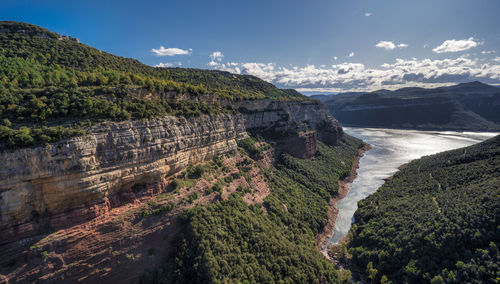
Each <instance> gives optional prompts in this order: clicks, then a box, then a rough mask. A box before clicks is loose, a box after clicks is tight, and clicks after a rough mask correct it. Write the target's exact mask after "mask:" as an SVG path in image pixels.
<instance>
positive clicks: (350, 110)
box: [311, 81, 500, 132]
mask: <svg viewBox="0 0 500 284" xmlns="http://www.w3.org/2000/svg"><path fill="white" fill-rule="evenodd" d="M311 98H313V99H317V100H319V101H321V102H323V103H324V104H325V105H326V106H327V107H328V109H329V110H330V112H331V113H332V115H334V116H335V117H337V119H339V120H340V121H341V122H342V123H343V124H344V125H347V126H360V127H379V128H402V129H421V130H457V131H492V132H496V131H500V88H498V87H495V86H491V85H487V84H484V83H481V82H479V81H474V82H469V83H461V84H458V85H454V86H448V87H439V88H432V89H425V88H416V87H409V88H402V89H398V90H394V91H389V90H378V91H373V92H367V93H356V94H353V93H348V94H338V95H330V96H312V97H311Z"/></svg>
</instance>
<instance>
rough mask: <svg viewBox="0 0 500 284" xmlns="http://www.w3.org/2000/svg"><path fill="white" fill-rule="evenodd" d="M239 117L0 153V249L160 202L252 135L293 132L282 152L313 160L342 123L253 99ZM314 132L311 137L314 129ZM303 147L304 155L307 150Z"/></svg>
mask: <svg viewBox="0 0 500 284" xmlns="http://www.w3.org/2000/svg"><path fill="white" fill-rule="evenodd" d="M233 107H234V108H237V109H238V110H239V111H238V112H235V113H224V114H218V115H210V116H209V115H202V116H199V117H191V118H184V117H173V116H168V117H163V118H157V119H151V120H143V121H127V122H120V123H110V122H108V123H103V124H99V125H96V126H93V127H92V128H91V129H89V131H88V134H86V135H85V136H82V137H77V138H72V139H69V140H65V141H61V142H58V143H53V144H50V145H47V146H44V147H36V148H25V149H19V150H15V151H3V152H0V159H1V160H2V161H3V163H4V166H3V167H2V169H0V180H1V183H0V220H1V222H0V243H6V242H10V241H14V240H17V239H20V238H23V237H28V236H31V235H34V234H37V233H42V232H44V231H46V230H48V229H49V228H60V227H65V226H69V225H71V224H75V223H78V222H81V221H84V220H88V219H91V218H94V217H96V216H98V215H100V214H103V213H105V212H107V211H108V210H109V209H110V208H112V207H116V206H120V205H121V204H123V203H127V202H133V201H134V199H135V198H137V197H138V196H141V195H155V194H157V193H159V192H161V191H163V190H164V189H165V188H166V186H167V185H168V178H169V177H170V176H171V175H173V174H174V173H176V172H179V171H181V170H183V169H184V168H186V167H187V166H188V165H189V164H195V163H199V162H202V161H206V160H210V159H212V158H213V157H215V156H217V155H220V154H224V153H229V152H231V151H234V150H235V149H236V141H237V139H239V138H243V137H246V136H247V135H248V134H247V130H252V129H259V130H262V129H271V130H273V131H280V132H289V133H293V135H289V136H287V138H284V140H283V145H294V146H293V147H287V148H289V149H290V153H291V154H293V155H296V156H298V157H302V158H309V157H311V156H313V155H314V153H315V152H316V139H317V137H319V138H320V139H323V140H324V141H325V142H326V143H328V144H336V143H337V140H338V139H339V138H340V137H341V136H342V129H341V127H340V125H339V124H338V122H337V121H336V120H335V119H334V118H333V117H332V116H330V115H329V114H328V113H327V111H326V109H325V108H324V107H323V106H322V105H321V104H318V103H315V102H310V101H303V102H281V101H273V100H253V101H249V100H247V101H241V102H237V103H233ZM313 128H316V129H317V131H316V130H313V131H311V129H313ZM302 148H303V150H302Z"/></svg>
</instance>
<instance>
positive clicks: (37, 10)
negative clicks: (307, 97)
mask: <svg viewBox="0 0 500 284" xmlns="http://www.w3.org/2000/svg"><path fill="white" fill-rule="evenodd" d="M70 2H71V3H70ZM498 11H500V1H496V0H484V1H480V3H478V1H469V0H439V1H430V0H425V1H412V2H410V1H398V0H384V1H369V0H359V1H326V0H325V1H319V0H318V1H308V2H305V1H299V0H293V1H290V0H274V1H269V0H268V1H264V0H256V1H248V2H242V1H222V0H215V1H201V0H193V1H140V2H137V1H106V2H104V1H94V0H91V1H85V2H72V1H49V2H45V3H41V1H19V0H2V8H1V9H0V19H1V20H14V21H23V22H28V23H32V24H36V25H40V26H42V27H45V28H47V29H49V30H52V31H55V32H58V33H60V34H65V35H70V36H74V37H78V38H79V39H80V40H81V42H83V43H86V44H88V45H90V46H93V47H96V48H98V49H101V50H105V51H107V52H110V53H113V54H116V55H120V56H125V57H132V58H136V59H138V60H140V61H141V62H144V63H145V64H149V65H152V66H159V67H192V68H207V69H218V70H226V71H230V72H233V73H238V74H251V75H255V76H258V77H260V78H262V79H264V80H266V81H269V82H271V83H274V84H276V85H277V86H278V87H285V88H295V89H297V90H299V91H302V92H343V91H366V90H376V89H381V88H384V89H397V88H401V87H413V86H420V87H437V86H445V85H452V84H457V83H462V82H469V81H474V80H479V81H481V82H484V83H488V84H500V20H498Z"/></svg>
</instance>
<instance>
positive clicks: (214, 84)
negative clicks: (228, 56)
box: [0, 21, 307, 148]
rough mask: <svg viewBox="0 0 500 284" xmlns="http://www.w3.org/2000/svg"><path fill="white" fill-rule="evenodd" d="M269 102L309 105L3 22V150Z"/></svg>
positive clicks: (252, 83)
mask: <svg viewBox="0 0 500 284" xmlns="http://www.w3.org/2000/svg"><path fill="white" fill-rule="evenodd" d="M181 95H188V97H193V96H194V97H197V96H200V95H209V96H212V97H213V98H212V99H209V100H205V101H203V100H200V101H197V100H192V99H182V96H181ZM262 98H271V99H280V100H306V99H307V98H306V97H304V96H302V95H300V94H299V93H296V92H295V93H291V92H289V91H283V90H280V89H278V88H276V87H274V86H273V85H272V84H269V83H267V82H264V81H262V80H260V79H258V78H256V77H253V76H241V75H234V74H230V73H228V72H221V71H209V70H199V69H182V68H154V67H150V66H147V65H144V64H142V63H140V62H139V61H137V60H134V59H130V58H123V57H119V56H114V55H112V54H109V53H106V52H103V51H100V50H97V49H95V48H92V47H89V46H87V45H85V44H81V43H79V42H78V40H77V39H74V38H69V37H64V36H61V35H58V34H56V33H53V32H50V31H48V30H46V29H43V28H41V27H38V26H34V25H31V24H25V23H18V22H7V21H4V22H0V148H5V147H11V148H14V147H26V146H33V145H40V144H45V143H49V142H54V141H58V140H61V139H64V138H67V137H71V136H75V135H81V134H83V133H84V130H85V127H87V126H89V125H90V124H91V123H94V122H99V121H102V120H114V121H120V120H128V119H142V118H151V117H155V116H162V115H166V114H173V115H187V116H189V115H200V114H203V113H205V114H206V113H216V112H222V111H231V110H227V109H226V108H225V107H221V106H220V105H219V104H218V103H217V102H216V101H215V100H216V99H227V100H239V99H262Z"/></svg>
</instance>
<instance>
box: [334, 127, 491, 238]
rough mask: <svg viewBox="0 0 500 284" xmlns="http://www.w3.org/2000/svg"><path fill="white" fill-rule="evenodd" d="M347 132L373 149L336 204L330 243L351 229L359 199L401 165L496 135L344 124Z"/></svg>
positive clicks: (368, 193) (370, 191) (367, 153)
mask: <svg viewBox="0 0 500 284" xmlns="http://www.w3.org/2000/svg"><path fill="white" fill-rule="evenodd" d="M344 131H345V132H346V133H347V134H349V135H352V136H354V137H357V138H360V139H362V140H363V141H365V142H366V143H369V144H370V145H371V146H372V149H371V150H370V151H368V152H366V153H365V155H364V156H363V157H362V158H361V160H360V164H359V169H358V176H357V178H356V179H355V180H354V181H353V182H352V183H351V184H350V185H349V187H350V190H349V193H348V194H347V196H346V197H345V198H343V199H342V200H340V201H339V203H338V204H337V206H338V208H339V213H338V216H337V220H336V222H335V231H334V233H333V236H332V238H331V240H330V241H331V243H337V242H338V241H339V239H341V238H342V237H344V236H345V235H346V234H347V232H348V231H349V229H350V227H351V223H352V221H353V220H352V219H353V215H354V212H355V211H356V209H357V203H358V201H359V200H361V199H363V198H365V197H367V196H368V195H370V194H372V193H373V192H375V191H376V190H377V188H379V187H380V186H381V185H382V184H383V183H384V179H385V178H387V177H389V176H391V175H393V174H394V173H395V172H396V171H397V168H398V167H399V166H400V165H402V164H404V163H407V162H408V161H410V160H413V159H417V158H420V157H422V156H426V155H431V154H435V153H438V152H442V151H446V150H451V149H456V148H460V147H465V146H469V145H472V144H475V143H478V142H481V141H483V140H486V139H488V138H491V137H493V136H495V135H496V133H478V132H452V131H446V132H436V131H416V130H394V129H375V128H354V127H344Z"/></svg>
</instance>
